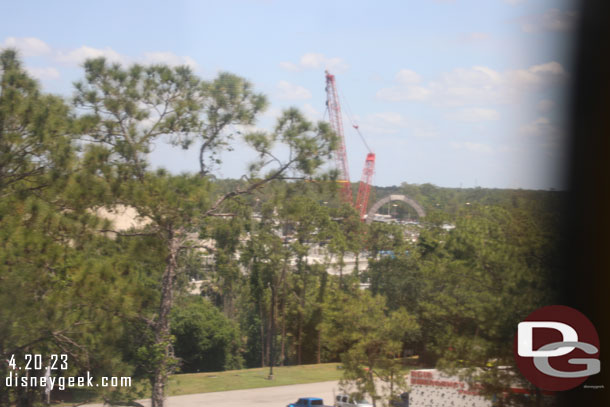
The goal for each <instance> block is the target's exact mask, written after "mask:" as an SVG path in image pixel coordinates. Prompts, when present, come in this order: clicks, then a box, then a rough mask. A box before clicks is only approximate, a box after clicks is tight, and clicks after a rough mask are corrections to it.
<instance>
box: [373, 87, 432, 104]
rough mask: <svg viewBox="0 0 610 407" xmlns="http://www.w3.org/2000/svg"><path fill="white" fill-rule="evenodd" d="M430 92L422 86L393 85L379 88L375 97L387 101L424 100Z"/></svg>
mask: <svg viewBox="0 0 610 407" xmlns="http://www.w3.org/2000/svg"><path fill="white" fill-rule="evenodd" d="M430 94H431V91H430V89H427V88H425V87H423V86H398V87H396V86H395V87H390V88H383V89H381V90H379V91H378V92H377V98H379V99H381V100H386V101H389V102H404V101H406V100H426V99H427V98H428V97H429V96H430Z"/></svg>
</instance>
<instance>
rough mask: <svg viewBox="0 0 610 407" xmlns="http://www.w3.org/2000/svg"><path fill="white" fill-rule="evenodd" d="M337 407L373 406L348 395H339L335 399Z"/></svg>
mask: <svg viewBox="0 0 610 407" xmlns="http://www.w3.org/2000/svg"><path fill="white" fill-rule="evenodd" d="M335 407H373V404H371V403H369V402H368V401H366V400H354V399H353V398H352V397H350V396H348V395H346V394H339V395H338V396H336V397H335Z"/></svg>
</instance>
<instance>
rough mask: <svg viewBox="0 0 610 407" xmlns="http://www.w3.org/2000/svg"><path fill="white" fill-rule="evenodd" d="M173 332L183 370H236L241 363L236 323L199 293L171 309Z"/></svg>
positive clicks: (175, 348)
mask: <svg viewBox="0 0 610 407" xmlns="http://www.w3.org/2000/svg"><path fill="white" fill-rule="evenodd" d="M172 335H174V337H175V342H174V350H175V353H176V356H177V357H178V358H179V359H180V360H181V371H182V372H185V373H192V372H211V371H221V370H235V369H239V368H241V367H242V366H243V360H242V359H241V356H240V354H239V350H240V338H239V330H238V329H237V326H236V324H235V323H234V322H232V321H230V320H228V319H227V318H226V317H225V316H224V315H222V313H221V312H220V311H219V310H218V309H217V308H215V307H214V306H212V305H211V304H210V303H209V302H207V301H205V300H202V299H201V297H195V298H193V299H188V300H185V301H184V302H183V303H182V304H180V305H179V306H178V307H176V308H175V309H174V310H173V311H172Z"/></svg>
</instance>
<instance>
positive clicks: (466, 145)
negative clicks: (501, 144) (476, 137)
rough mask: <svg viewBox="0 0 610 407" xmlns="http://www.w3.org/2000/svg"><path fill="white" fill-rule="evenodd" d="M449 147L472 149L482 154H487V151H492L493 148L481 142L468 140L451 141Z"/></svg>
mask: <svg viewBox="0 0 610 407" xmlns="http://www.w3.org/2000/svg"><path fill="white" fill-rule="evenodd" d="M451 147H453V148H455V149H457V150H468V151H472V152H473V153H483V154H489V153H493V151H494V150H493V148H492V147H491V146H489V145H487V144H481V143H472V142H470V141H465V142H460V143H458V142H452V143H451Z"/></svg>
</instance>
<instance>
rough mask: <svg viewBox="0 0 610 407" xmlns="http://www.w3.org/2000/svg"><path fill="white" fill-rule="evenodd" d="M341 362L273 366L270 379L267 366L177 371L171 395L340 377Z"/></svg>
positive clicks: (252, 387)
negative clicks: (186, 372)
mask: <svg viewBox="0 0 610 407" xmlns="http://www.w3.org/2000/svg"><path fill="white" fill-rule="evenodd" d="M338 366H339V364H338V363H324V364H320V365H301V366H284V367H274V368H273V374H274V378H273V380H268V379H267V377H268V375H269V368H268V367H267V368H258V369H245V370H230V371H227V372H214V373H189V374H178V375H174V376H172V377H171V378H170V379H169V384H168V396H178V395H182V394H195V393H208V392H213V391H227V390H241V389H255V388H259V387H272V386H286V385H290V384H302V383H316V382H325V381H329V380H339V379H340V378H341V373H342V370H340V369H338Z"/></svg>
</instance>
